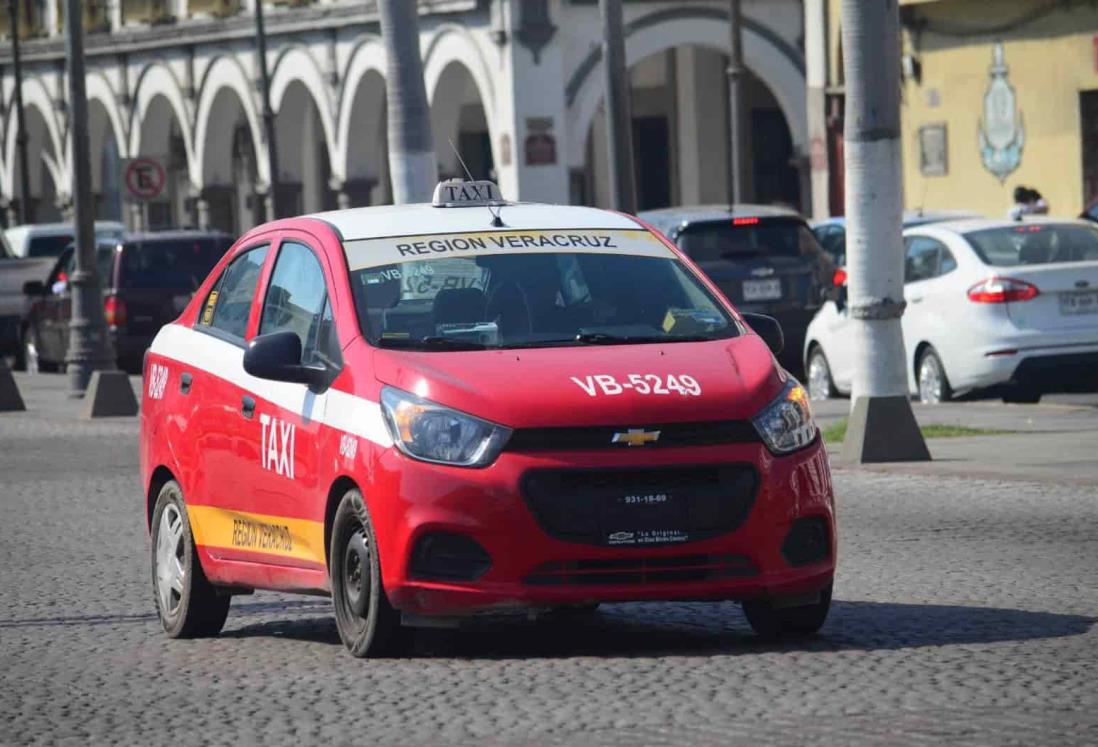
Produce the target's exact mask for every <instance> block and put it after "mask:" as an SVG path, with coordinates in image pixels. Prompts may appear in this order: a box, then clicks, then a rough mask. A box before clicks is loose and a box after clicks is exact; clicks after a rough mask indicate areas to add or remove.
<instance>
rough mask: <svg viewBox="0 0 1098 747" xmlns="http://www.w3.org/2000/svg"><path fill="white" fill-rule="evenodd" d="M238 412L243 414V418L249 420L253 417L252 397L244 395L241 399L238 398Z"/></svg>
mask: <svg viewBox="0 0 1098 747" xmlns="http://www.w3.org/2000/svg"><path fill="white" fill-rule="evenodd" d="M240 412H242V413H243V414H244V417H246V418H248V419H249V420H251V419H252V416H253V415H255V399H254V398H252V397H249V396H248V395H246V394H245V395H244V396H243V397H241V398H240Z"/></svg>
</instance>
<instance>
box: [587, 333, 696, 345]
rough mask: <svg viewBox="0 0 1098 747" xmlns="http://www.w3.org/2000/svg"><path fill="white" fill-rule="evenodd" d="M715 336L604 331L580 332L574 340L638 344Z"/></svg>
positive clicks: (589, 343) (691, 340)
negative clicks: (630, 333) (618, 333)
mask: <svg viewBox="0 0 1098 747" xmlns="http://www.w3.org/2000/svg"><path fill="white" fill-rule="evenodd" d="M714 339H716V338H714V337H711V336H709V335H662V336H657V335H612V334H609V333H606V332H580V333H579V334H578V335H576V337H575V341H576V342H581V343H584V344H587V345H640V344H644V343H657V342H706V341H708V340H714Z"/></svg>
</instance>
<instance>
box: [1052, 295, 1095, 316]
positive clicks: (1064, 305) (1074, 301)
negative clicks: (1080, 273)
mask: <svg viewBox="0 0 1098 747" xmlns="http://www.w3.org/2000/svg"><path fill="white" fill-rule="evenodd" d="M1060 313H1061V314H1067V315H1075V314H1098V291H1084V292H1082V293H1061V294H1060Z"/></svg>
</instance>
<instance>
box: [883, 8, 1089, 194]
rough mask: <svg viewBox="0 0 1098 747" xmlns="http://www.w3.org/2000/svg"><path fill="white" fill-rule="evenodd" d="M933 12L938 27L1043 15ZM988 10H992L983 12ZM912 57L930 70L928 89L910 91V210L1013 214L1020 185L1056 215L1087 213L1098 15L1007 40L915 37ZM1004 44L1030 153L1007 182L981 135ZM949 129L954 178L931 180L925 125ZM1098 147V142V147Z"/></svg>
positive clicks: (1082, 13)
mask: <svg viewBox="0 0 1098 747" xmlns="http://www.w3.org/2000/svg"><path fill="white" fill-rule="evenodd" d="M939 5H940V6H941V7H938V8H934V12H933V13H932V12H930V10H929V9H927V10H926V11H925V12H923V13H921V14H920V15H921V16H925V17H927V19H928V21H929V23H930V24H931V26H930V28H934V24H935V23H936V22H940V23H942V24H945V23H946V22H947V21H948V23H949V24H950V28H951V29H952V28H954V27H956V28H960V27H962V26H963V25H971V26H973V27H976V28H986V27H987V26H989V25H991V24H996V23H998V24H1001V23H1003V22H1004V21H1009V20H1010V19H1011V18H1019V17H1022V16H1024V14H1026V13H1027V12H1028V11H1032V10H1033V6H1034V5H1035V3H1031V2H992V3H971V2H968V3H965V2H943V3H939ZM977 6H983V7H977ZM906 41H907V44H906V48H907V51H908V53H909V54H912V55H914V56H915V58H916V59H918V60H919V62H920V63H921V67H922V77H921V81H920V82H916V81H915V80H914V79H911V78H909V79H908V80H907V82H906V84H905V86H904V109H903V138H904V156H905V159H904V189H905V192H906V198H905V201H906V203H907V206H908V207H919V206H923V207H927V208H967V209H972V210H975V211H977V212H980V213H984V214H987V215H992V216H994V215H1001V214H1004V213H1005V212H1006V211H1007V209H1008V208H1009V207H1010V206H1011V204H1012V196H1011V193H1012V191H1013V189H1014V187H1015V186H1017V185H1019V184H1024V185H1026V186H1030V187H1034V188H1036V189H1038V190H1039V191H1040V192H1041V193H1042V194H1043V195H1044V196H1045V198H1046V199H1047V200H1048V202H1049V204H1050V205H1051V208H1052V211H1053V213H1056V214H1063V215H1075V214H1078V213H1079V212H1080V211H1081V210H1082V207H1083V204H1084V200H1085V199H1087V198H1089V197H1092V195H1084V194H1083V170H1082V169H1083V166H1082V164H1083V142H1082V135H1081V120H1080V109H1079V94H1080V92H1081V91H1086V90H1098V46H1096V44H1098V7H1096V6H1094V5H1093V4H1088V3H1082V4H1077V6H1076V7H1075V8H1074V9H1068V10H1062V11H1058V12H1056V13H1053V14H1051V15H1049V16H1046V17H1043V18H1040V19H1038V20H1035V21H1033V22H1032V23H1027V24H1024V25H1021V26H1020V27H1018V28H1017V29H1011V30H1008V31H1005V32H1003V33H1001V34H996V35H994V36H992V35H980V36H964V37H958V36H946V35H944V34H941V33H933V32H931V31H927V32H923V33H922V35H921V38H919V36H918V35H916V34H913V33H910V32H909V33H908V34H906ZM997 43H1001V44H1002V50H1003V60H1004V62H1005V65H1006V67H1007V68H1008V70H1007V79H1008V80H1009V83H1010V85H1011V86H1013V88H1014V91H1015V94H1016V99H1017V104H1016V105H1017V111H1018V112H1020V116H1019V117H1018V122H1019V123H1020V124H1021V126H1022V127H1023V128H1024V145H1023V149H1022V153H1021V160H1020V163H1019V165H1018V168H1017V170H1015V171H1014V172H1012V173H1010V174H1009V175H1006V176H1005V178H1003V179H1000V178H999V176H997V175H995V174H993V173H991V172H990V171H989V170H988V169H987V168H986V167H985V166H984V164H983V163H982V161H981V154H980V143H979V128H980V126H981V121H982V120H983V119H984V118H985V114H984V99H985V94H986V92H987V89H988V86H989V83H990V82H991V77H990V74H989V68H990V67H991V65H992V62H993V55H994V48H995V45H996V44H997ZM932 123H945V124H946V127H947V131H948V174H947V175H945V176H923V174H922V173H921V169H920V147H919V129H920V127H922V126H924V125H927V124H932ZM1094 147H1098V144H1094Z"/></svg>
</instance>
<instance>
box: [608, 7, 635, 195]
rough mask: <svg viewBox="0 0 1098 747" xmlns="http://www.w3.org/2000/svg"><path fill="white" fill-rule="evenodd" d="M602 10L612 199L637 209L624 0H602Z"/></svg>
mask: <svg viewBox="0 0 1098 747" xmlns="http://www.w3.org/2000/svg"><path fill="white" fill-rule="evenodd" d="M599 9H600V11H601V14H602V61H603V74H604V80H605V82H606V138H607V141H608V145H609V149H608V156H609V160H610V200H611V203H612V206H613V208H614V209H615V210H620V211H622V212H623V213H630V214H632V213H635V212H637V182H636V174H635V169H634V166H633V117H632V113H631V111H630V106H629V79H628V77H627V74H626V67H625V34H624V30H623V28H622V11H621V0H599Z"/></svg>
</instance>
